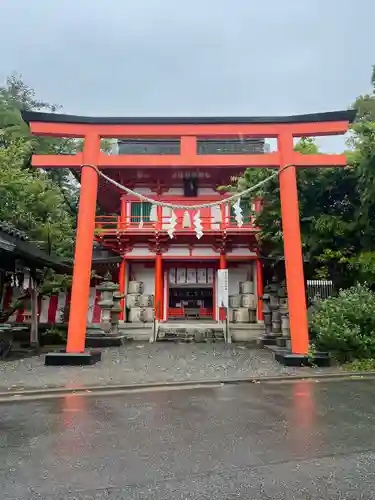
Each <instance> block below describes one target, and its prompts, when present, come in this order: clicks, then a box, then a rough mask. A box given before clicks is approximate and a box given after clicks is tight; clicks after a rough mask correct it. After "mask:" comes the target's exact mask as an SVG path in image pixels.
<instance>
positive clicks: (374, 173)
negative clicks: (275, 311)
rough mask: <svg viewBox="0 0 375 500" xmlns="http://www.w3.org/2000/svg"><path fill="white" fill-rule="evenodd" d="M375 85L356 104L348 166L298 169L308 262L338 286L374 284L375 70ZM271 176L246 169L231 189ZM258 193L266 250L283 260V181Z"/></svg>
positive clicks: (302, 145)
mask: <svg viewBox="0 0 375 500" xmlns="http://www.w3.org/2000/svg"><path fill="white" fill-rule="evenodd" d="M372 85H373V90H372V92H371V93H369V94H364V95H362V96H359V97H358V98H357V99H356V101H355V103H354V104H353V107H354V108H355V109H356V110H357V118H356V121H355V123H354V124H353V126H352V128H351V137H350V139H349V141H348V145H349V146H350V150H349V151H347V152H346V154H347V158H348V165H349V166H348V167H347V168H328V169H313V168H305V169H302V168H301V169H298V170H297V185H298V196H299V208H300V220H301V234H302V245H303V254H304V259H305V261H307V262H308V263H309V264H310V268H311V269H312V270H313V272H314V275H315V276H320V277H328V276H329V277H331V278H333V279H334V280H335V282H336V284H337V285H338V286H346V285H349V284H351V283H354V282H355V281H356V280H358V279H359V280H367V281H369V282H370V283H374V282H375V248H374V241H375V68H373V73H372ZM295 150H296V151H299V152H301V153H302V154H317V153H319V151H318V148H317V146H316V144H315V143H314V141H313V140H312V139H311V138H302V139H301V140H300V141H299V143H298V144H297V145H296V147H295ZM268 175H269V171H267V170H266V169H247V170H246V171H245V172H244V174H243V176H242V177H241V178H240V179H238V180H237V181H236V183H235V185H234V186H232V188H234V189H235V190H243V189H244V188H246V187H248V186H250V185H254V184H256V183H257V182H258V181H259V180H260V179H263V178H265V177H267V176H268ZM257 194H258V195H260V196H261V197H262V198H263V210H262V212H261V214H260V215H259V216H258V224H259V226H260V227H261V234H260V241H261V245H262V249H263V252H264V253H266V254H268V255H273V256H275V257H280V256H282V255H283V240H282V227H281V215H280V192H279V182H278V179H274V180H272V181H271V182H270V183H268V184H266V185H265V186H264V188H263V189H262V190H260V191H259V192H258V193H257ZM307 267H308V266H307Z"/></svg>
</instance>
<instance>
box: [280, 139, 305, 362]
mask: <svg viewBox="0 0 375 500" xmlns="http://www.w3.org/2000/svg"><path fill="white" fill-rule="evenodd" d="M278 150H279V153H280V160H281V165H288V164H290V163H293V136H292V135H291V134H289V133H283V134H281V135H279V137H278ZM279 181H280V202H281V218H282V226H283V239H284V257H285V273H286V283H287V291H288V305H289V321H290V332H291V341H292V353H293V354H303V355H305V354H307V352H308V349H309V333H308V323H307V307H306V293H305V278H304V272H303V257H302V242H301V230H300V221H299V208H298V192H297V177H296V167H294V166H293V167H288V168H286V169H285V170H284V171H282V172H281V173H280V176H279Z"/></svg>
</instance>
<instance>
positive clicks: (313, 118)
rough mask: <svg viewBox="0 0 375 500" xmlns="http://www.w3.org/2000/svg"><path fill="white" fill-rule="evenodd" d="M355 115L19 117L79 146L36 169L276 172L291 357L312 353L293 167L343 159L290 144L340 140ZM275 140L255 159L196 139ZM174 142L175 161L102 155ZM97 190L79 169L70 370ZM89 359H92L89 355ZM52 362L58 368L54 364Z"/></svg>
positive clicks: (84, 296) (79, 338)
mask: <svg viewBox="0 0 375 500" xmlns="http://www.w3.org/2000/svg"><path fill="white" fill-rule="evenodd" d="M354 117H355V111H334V112H329V113H316V114H307V115H297V116H287V117H260V118H259V117H239V118H238V117H237V118H220V117H217V118H216V117H215V118H89V117H81V116H74V115H63V114H53V113H39V112H24V113H23V119H24V120H25V121H26V122H27V123H29V125H30V130H31V133H32V134H34V135H38V136H52V137H76V138H83V139H84V148H83V153H79V154H76V155H33V157H32V165H33V166H34V167H39V168H81V167H82V165H85V164H86V165H87V164H91V165H95V166H97V167H98V168H99V169H111V168H117V169H118V168H133V169H134V168H135V169H139V168H141V167H148V168H160V167H171V168H175V167H179V168H192V167H193V168H197V167H205V168H223V167H243V168H251V167H255V168H259V167H262V168H264V167H266V168H280V167H283V166H284V165H287V164H292V165H295V167H289V168H287V169H285V170H283V171H282V172H280V176H279V177H280V199H281V214H282V227H283V238H284V255H285V267H286V281H287V292H288V299H289V317H290V332H291V341H292V352H293V354H297V355H306V354H307V352H308V347H309V340H308V324H307V309H306V298H305V283H304V272H303V260H302V246H301V234H300V222H299V209H298V193H297V183H296V167H307V168H308V167H343V166H346V158H345V156H344V155H341V154H340V155H336V154H334V155H327V154H319V155H302V154H300V153H297V152H295V151H293V139H294V138H295V137H309V136H324V135H335V134H344V133H345V132H346V131H347V130H348V127H349V124H350V123H351V122H352V121H353V120H354ZM250 136H251V137H265V138H271V137H272V138H276V139H277V143H278V150H277V151H276V152H273V153H268V154H260V155H258V154H254V155H199V154H197V139H198V138H200V137H204V138H214V137H226V138H227V137H250ZM105 137H107V138H125V137H127V138H129V137H137V138H140V137H154V138H155V137H158V138H163V137H168V138H170V137H173V138H179V139H180V141H181V142H180V154H179V155H116V156H111V155H106V154H104V153H102V152H101V151H100V139H101V138H105ZM97 189H98V176H97V173H96V172H95V171H94V170H93V169H92V168H90V167H88V166H83V167H82V175H81V191H80V200H79V212H78V227H77V238H76V247H75V258H74V273H73V285H72V298H71V309H70V317H69V329H68V342H67V349H66V353H67V355H70V356H67V360H61V359H60V360H59V362H61V363H64V364H68V363H70V362H72V363H77V362H79V363H85V362H90V361H86V360H85V355H84V354H82V355H79V356H77V355H78V354H79V353H84V349H85V336H86V315H87V309H88V300H89V287H90V274H91V260H92V249H93V236H94V226H95V209H96V199H97ZM87 357H88V358H87V359H89V358H90V355H89V354H87ZM56 363H57V362H56Z"/></svg>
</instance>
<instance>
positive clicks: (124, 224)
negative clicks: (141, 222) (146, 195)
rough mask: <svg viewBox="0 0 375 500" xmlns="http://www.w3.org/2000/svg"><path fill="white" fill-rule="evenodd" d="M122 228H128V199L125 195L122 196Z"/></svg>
mask: <svg viewBox="0 0 375 500" xmlns="http://www.w3.org/2000/svg"><path fill="white" fill-rule="evenodd" d="M120 213H121V229H122V230H124V229H125V228H126V222H127V217H126V199H125V197H124V196H121V212H120Z"/></svg>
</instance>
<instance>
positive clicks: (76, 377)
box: [0, 342, 327, 390]
mask: <svg viewBox="0 0 375 500" xmlns="http://www.w3.org/2000/svg"><path fill="white" fill-rule="evenodd" d="M326 371H327V369H325V372H326ZM321 372H322V370H319V369H310V368H287V367H284V366H282V365H280V364H278V363H276V362H275V361H274V360H273V357H272V354H271V353H270V352H269V351H267V350H260V349H249V348H247V347H245V346H243V345H238V344H232V345H225V344H219V343H218V344H194V343H190V344H185V343H180V344H179V343H172V342H168V343H166V342H165V343H157V344H149V343H141V342H133V343H129V344H126V345H125V346H123V347H121V348H110V349H106V350H104V351H103V357H102V361H101V362H99V363H97V364H96V365H93V366H86V367H73V366H69V367H46V366H44V356H35V357H32V358H27V359H23V360H17V361H3V362H0V390H10V389H16V388H44V387H79V386H94V385H113V384H142V383H149V382H160V383H163V382H174V381H183V380H184V381H199V380H217V379H225V378H236V377H239V378H241V377H262V376H278V375H280V376H285V375H291V376H293V375H301V374H311V373H321Z"/></svg>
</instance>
